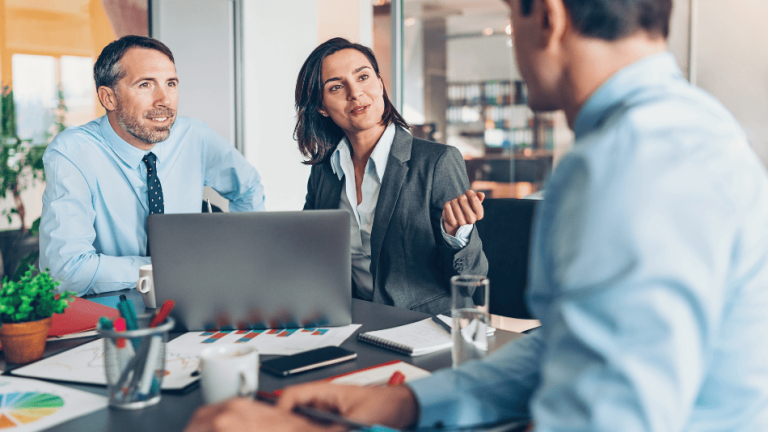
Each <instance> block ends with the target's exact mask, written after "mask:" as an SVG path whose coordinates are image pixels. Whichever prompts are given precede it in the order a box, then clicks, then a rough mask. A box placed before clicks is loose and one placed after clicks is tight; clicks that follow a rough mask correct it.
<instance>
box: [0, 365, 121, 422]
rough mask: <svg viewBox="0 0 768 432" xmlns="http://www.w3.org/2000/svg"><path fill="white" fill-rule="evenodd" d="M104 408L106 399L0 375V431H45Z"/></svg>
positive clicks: (47, 384)
mask: <svg viewBox="0 0 768 432" xmlns="http://www.w3.org/2000/svg"><path fill="white" fill-rule="evenodd" d="M106 406H107V398H106V397H104V396H99V395H95V394H92V393H88V392H84V391H80V390H75V389H71V388H67V387H63V386H59V385H56V384H50V383H46V382H43V381H37V380H30V379H23V378H12V377H8V376H0V429H2V430H8V431H9V432H31V431H41V430H44V429H48V428H50V427H52V426H55V425H57V424H60V423H64V422H66V421H69V420H71V419H74V418H76V417H81V416H84V415H86V414H90V413H92V412H94V411H98V410H100V409H103V408H105V407H106Z"/></svg>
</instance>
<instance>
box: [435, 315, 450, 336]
mask: <svg viewBox="0 0 768 432" xmlns="http://www.w3.org/2000/svg"><path fill="white" fill-rule="evenodd" d="M431 318H432V321H434V322H436V323H438V324H439V325H440V327H442V328H444V329H445V331H447V332H448V333H450V332H451V326H449V325H448V324H446V323H445V322H444V321H443V320H441V319H440V318H438V317H436V316H435V315H431Z"/></svg>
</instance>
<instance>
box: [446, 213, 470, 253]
mask: <svg viewBox="0 0 768 432" xmlns="http://www.w3.org/2000/svg"><path fill="white" fill-rule="evenodd" d="M474 227H475V225H474V224H468V225H462V226H460V227H459V229H458V230H457V231H456V236H455V237H454V236H452V235H450V234H448V233H447V232H445V226H444V225H443V218H442V217H441V218H440V233H442V234H443V240H445V243H446V244H447V245H448V246H449V247H451V248H453V249H463V248H464V246H466V245H467V243H469V236H470V235H472V228H474Z"/></svg>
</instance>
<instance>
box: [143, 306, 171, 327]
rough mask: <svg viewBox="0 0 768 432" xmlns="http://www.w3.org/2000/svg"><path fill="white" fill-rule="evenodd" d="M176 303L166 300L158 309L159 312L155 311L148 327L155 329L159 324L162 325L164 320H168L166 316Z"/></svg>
mask: <svg viewBox="0 0 768 432" xmlns="http://www.w3.org/2000/svg"><path fill="white" fill-rule="evenodd" d="M175 304H176V303H174V302H173V300H166V301H165V302H163V305H162V306H161V307H160V310H159V311H157V313H156V314H155V316H154V318H152V322H150V323H149V326H150V327H157V326H159V325H160V324H162V323H164V322H165V320H166V319H167V318H168V315H169V314H170V313H171V309H173V306H174V305H175Z"/></svg>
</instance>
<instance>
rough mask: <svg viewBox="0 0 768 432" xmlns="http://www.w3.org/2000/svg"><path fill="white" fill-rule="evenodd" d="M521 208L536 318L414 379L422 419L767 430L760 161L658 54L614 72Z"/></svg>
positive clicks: (766, 218) (559, 427)
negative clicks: (473, 358) (527, 214)
mask: <svg viewBox="0 0 768 432" xmlns="http://www.w3.org/2000/svg"><path fill="white" fill-rule="evenodd" d="M575 135H576V143H575V145H574V149H573V151H572V152H571V153H570V154H568V155H567V156H566V157H565V158H564V159H563V160H562V161H561V162H560V165H559V166H558V167H557V169H556V170H555V171H554V173H553V175H552V178H551V179H550V181H549V184H548V187H547V194H546V198H545V199H544V200H543V201H542V203H541V204H540V205H539V207H538V209H537V214H536V220H535V225H534V233H533V243H532V251H531V253H532V256H531V274H530V290H529V293H528V303H529V305H530V308H531V310H532V312H533V314H534V315H535V316H536V317H537V318H538V319H540V320H541V322H542V327H541V328H540V329H538V330H536V331H535V332H534V333H533V334H531V335H530V336H528V337H525V338H523V339H521V340H519V341H516V342H513V343H511V344H509V345H507V346H505V347H503V348H502V349H501V350H499V351H497V352H496V353H494V354H493V355H491V356H490V357H489V358H487V359H485V361H480V362H474V363H469V364H467V365H466V366H465V367H462V368H460V369H459V370H457V371H455V372H452V371H444V372H441V373H438V374H436V375H434V376H432V377H429V378H426V379H424V380H421V381H417V382H415V383H413V384H412V385H411V387H412V389H413V390H414V392H415V394H416V396H417V398H418V401H419V404H420V407H421V417H420V423H421V425H422V426H428V425H433V424H434V423H435V422H438V421H440V422H443V423H445V424H446V425H454V424H473V423H482V422H488V421H495V420H498V419H501V418H504V417H509V416H514V415H515V414H524V413H530V414H531V415H532V417H533V420H534V422H535V424H536V429H535V430H536V431H622V432H634V431H697V432H703V431H713V432H714V431H718V432H720V431H768V177H766V172H765V169H764V167H763V166H762V164H761V163H760V161H759V160H758V158H757V157H756V156H755V154H754V152H753V151H752V149H750V148H749V146H748V144H747V141H746V138H745V136H744V134H743V133H742V131H741V129H740V127H739V126H738V124H737V123H736V121H735V120H734V119H733V117H732V116H731V114H729V113H728V112H727V111H726V110H725V109H724V108H723V107H722V106H721V105H720V104H719V103H718V102H717V101H716V100H714V99H713V98H712V97H710V96H709V95H707V94H705V93H704V92H702V91H701V90H699V89H697V88H694V87H692V86H690V85H689V84H688V83H687V82H686V81H685V80H684V79H683V77H682V75H681V74H680V71H679V70H678V68H677V65H676V62H675V59H674V58H673V56H672V55H671V54H669V53H665V54H662V55H657V56H653V57H649V58H646V59H643V60H641V61H639V62H637V63H635V64H633V65H630V66H629V67H626V68H625V69H623V70H621V71H619V72H618V73H617V74H615V75H614V76H613V77H612V78H611V79H610V80H609V81H608V82H606V83H605V84H603V85H602V86H601V87H600V88H599V89H598V90H597V91H596V92H595V93H594V94H593V95H592V97H591V98H590V99H589V100H588V101H587V102H586V104H585V105H584V106H583V107H582V108H581V110H580V112H579V114H578V117H577V119H576V124H575Z"/></svg>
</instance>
